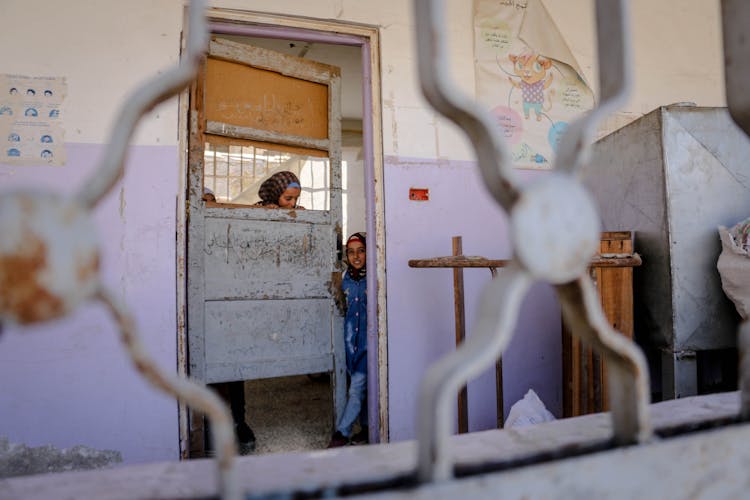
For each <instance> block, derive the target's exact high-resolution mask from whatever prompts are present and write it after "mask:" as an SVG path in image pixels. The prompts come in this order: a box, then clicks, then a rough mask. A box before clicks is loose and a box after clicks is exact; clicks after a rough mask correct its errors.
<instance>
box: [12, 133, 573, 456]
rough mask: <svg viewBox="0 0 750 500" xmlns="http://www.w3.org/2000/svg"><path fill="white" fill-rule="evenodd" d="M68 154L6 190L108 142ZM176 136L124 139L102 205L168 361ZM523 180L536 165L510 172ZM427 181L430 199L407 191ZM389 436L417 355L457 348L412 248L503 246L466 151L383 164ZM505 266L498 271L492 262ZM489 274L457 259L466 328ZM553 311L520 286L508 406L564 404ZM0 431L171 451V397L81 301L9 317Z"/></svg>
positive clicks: (107, 248)
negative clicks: (35, 316)
mask: <svg viewBox="0 0 750 500" xmlns="http://www.w3.org/2000/svg"><path fill="white" fill-rule="evenodd" d="M67 148H68V150H67V154H68V164H67V165H66V166H64V167H54V168H53V167H42V166H38V167H36V166H35V167H10V166H7V165H0V185H1V186H2V188H1V189H2V190H7V189H15V188H20V187H21V186H24V187H32V188H36V189H49V190H54V191H58V192H62V193H68V194H72V193H73V192H75V190H76V189H77V188H78V187H79V186H80V184H81V183H82V182H84V181H85V179H86V178H87V175H88V174H89V173H90V172H91V171H92V169H93V168H94V166H95V162H96V161H97V159H98V157H99V155H100V154H102V151H103V148H102V147H101V146H98V145H89V144H68V145H67ZM178 172H179V169H178V150H177V148H176V147H145V146H144V147H133V148H131V149H130V155H129V160H128V163H127V167H126V173H125V176H124V178H123V179H122V180H121V181H120V183H119V184H118V186H117V188H116V189H115V190H113V192H111V193H110V194H109V195H108V196H107V197H106V198H105V199H104V200H103V202H102V203H101V204H100V205H99V206H98V207H97V209H96V213H95V220H96V224H97V230H98V232H99V235H100V240H101V242H102V243H101V244H102V276H103V280H104V282H105V283H106V284H107V285H108V286H110V287H111V288H112V289H114V290H115V291H116V292H117V294H118V295H119V296H120V297H122V298H123V299H124V300H125V302H126V303H127V304H129V306H130V308H131V311H132V312H133V314H134V315H135V317H136V320H137V324H138V327H139V329H140V331H141V333H142V334H143V337H144V340H145V343H146V346H147V349H148V351H149V352H150V353H151V354H152V356H153V357H154V358H155V359H156V360H157V362H158V363H159V364H160V365H161V366H162V367H163V368H164V369H165V370H168V371H175V367H176V358H177V350H176V334H175V332H176V322H175V317H176V312H175V311H176V309H175V308H176V304H175V301H176V292H175V289H176V276H175V266H176V263H175V218H176V212H175V202H176V198H177V194H178V193H177V189H178V185H179V183H178V180H179V179H178ZM519 173H520V174H521V176H522V177H523V178H525V179H530V178H533V177H534V176H538V175H544V173H542V172H531V171H528V172H526V171H522V172H519ZM410 187H419V188H428V189H429V190H430V201H427V202H414V201H410V200H409V199H408V191H409V188H410ZM385 194H386V231H387V240H386V241H387V248H386V265H387V268H386V272H387V294H388V311H387V312H388V318H387V319H388V325H387V327H388V341H389V395H390V400H389V411H390V439H391V440H402V439H409V438H412V437H414V435H415V422H414V420H415V409H416V394H417V388H418V385H419V380H420V378H421V376H422V375H423V373H424V371H425V369H426V367H427V366H428V365H429V364H430V363H431V362H433V361H434V360H436V359H437V358H438V357H440V356H442V355H443V354H445V353H447V352H450V351H452V350H453V349H454V345H453V339H454V332H453V324H454V323H453V295H452V294H453V292H452V273H451V272H450V270H447V269H412V268H409V267H408V265H407V262H408V260H409V259H413V258H421V257H432V256H441V255H450V253H451V237H452V236H454V235H461V236H463V247H464V253H465V254H466V255H483V256H486V257H493V258H505V257H508V256H509V255H510V248H509V246H508V240H507V237H506V235H505V232H506V219H505V216H504V215H503V213H502V211H501V210H500V209H499V208H498V207H497V206H496V205H495V204H494V203H493V202H492V201H491V199H490V198H489V196H488V195H487V194H486V192H485V190H484V187H483V186H482V185H481V182H480V179H479V174H478V170H477V168H476V166H475V164H474V163H473V162H435V161H427V160H413V159H399V158H388V159H387V163H386V166H385ZM501 272H502V271H501ZM489 278H490V273H489V271H488V270H483V269H468V270H465V272H464V280H465V295H466V326H467V331H468V332H469V334H470V333H471V331H472V328H473V325H474V319H475V318H474V313H475V306H476V303H477V298H478V295H479V292H480V289H481V287H482V286H483V285H484V284H485V283H486V282H487V281H488V280H489ZM560 357H561V356H560V310H559V306H558V305H557V302H556V299H555V298H554V294H553V293H552V290H551V288H549V287H548V286H546V285H539V286H536V287H535V288H534V289H533V290H532V292H531V293H530V294H529V297H528V298H527V300H526V302H525V304H524V306H523V310H522V313H521V318H520V320H519V326H518V329H517V332H516V335H515V337H514V339H513V341H512V343H511V346H510V348H509V349H508V351H507V353H506V354H505V356H504V377H505V398H504V400H505V408H506V412H507V411H508V409H509V408H510V406H511V404H512V403H513V402H515V401H517V400H518V399H520V398H521V397H522V396H523V394H524V393H525V392H526V391H527V390H528V389H529V388H533V389H534V390H535V391H536V392H537V393H538V394H539V396H540V397H541V399H542V400H543V401H544V402H545V403H546V405H547V406H548V408H550V409H551V410H552V411H553V413H555V414H558V415H559V412H560V408H561V406H562V404H561V381H560V378H561V377H560V373H561V360H560ZM494 383H495V381H494V373H493V372H492V371H491V370H490V371H488V372H487V373H485V374H484V375H482V376H481V377H479V378H478V379H476V380H474V381H472V382H471V383H470V384H469V420H470V429H471V430H481V429H488V428H492V427H494V426H495V387H494ZM0 416H1V418H0V436H7V437H8V438H9V440H10V441H11V442H14V443H25V444H27V445H29V446H40V445H44V444H52V445H54V446H56V447H60V448H63V447H70V446H74V445H78V444H83V445H86V446H90V447H93V448H97V449H114V450H118V451H120V452H121V453H122V455H123V458H124V460H125V461H126V462H128V463H138V462H150V461H159V460H174V459H177V457H178V455H179V450H178V420H177V404H176V403H175V402H174V401H173V400H171V399H170V398H168V397H166V396H164V395H162V394H161V393H159V392H157V391H155V390H154V389H152V388H151V387H149V386H148V385H147V384H146V382H145V381H143V379H142V378H141V377H140V375H139V374H138V373H137V372H136V371H135V370H134V369H133V367H132V365H131V363H130V360H129V358H128V357H127V356H126V354H125V352H124V351H123V350H122V348H121V347H120V343H119V339H118V336H117V331H116V329H115V326H114V323H113V322H112V320H111V318H110V317H109V316H108V314H107V313H106V312H105V310H104V309H103V308H102V307H101V306H99V305H98V304H95V303H90V304H87V305H85V306H84V307H83V308H81V309H80V310H79V311H77V312H76V313H74V314H73V315H71V316H70V317H68V318H65V319H63V320H60V321H57V322H54V323H50V324H47V325H43V326H40V327H33V328H19V327H6V329H5V332H4V334H3V335H2V337H0Z"/></svg>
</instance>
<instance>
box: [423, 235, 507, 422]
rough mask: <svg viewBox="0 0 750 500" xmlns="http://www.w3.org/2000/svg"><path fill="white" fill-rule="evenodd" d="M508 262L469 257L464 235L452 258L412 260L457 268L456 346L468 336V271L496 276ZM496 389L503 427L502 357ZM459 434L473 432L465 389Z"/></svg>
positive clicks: (460, 399)
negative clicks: (485, 271) (475, 269)
mask: <svg viewBox="0 0 750 500" xmlns="http://www.w3.org/2000/svg"><path fill="white" fill-rule="evenodd" d="M507 263H508V261H507V260H491V259H485V258H484V257H467V256H465V255H463V248H462V241H461V237H460V236H454V237H453V255H452V256H450V257H433V258H431V259H412V260H410V261H409V267H419V268H425V267H438V268H452V269H453V309H454V312H455V321H456V328H455V329H456V346H458V345H460V344H461V342H463V340H464V338H465V337H466V320H465V313H464V268H465V267H483V268H488V269H489V270H490V273H492V277H493V278H494V277H495V275H496V274H497V268H498V267H504V266H505V265H506V264H507ZM495 388H496V395H497V427H498V428H502V427H503V418H504V410H503V360H502V358H499V359H498V360H497V363H495ZM458 432H459V433H460V434H464V433H466V432H469V405H468V393H467V391H466V386H464V387H463V388H462V389H461V391H459V393H458Z"/></svg>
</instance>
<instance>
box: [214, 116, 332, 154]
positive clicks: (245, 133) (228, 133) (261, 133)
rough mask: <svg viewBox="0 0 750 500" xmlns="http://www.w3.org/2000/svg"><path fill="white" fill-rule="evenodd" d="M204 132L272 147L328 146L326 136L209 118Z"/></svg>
mask: <svg viewBox="0 0 750 500" xmlns="http://www.w3.org/2000/svg"><path fill="white" fill-rule="evenodd" d="M206 133H208V134H213V135H218V136H222V137H230V138H233V139H243V140H249V141H260V142H263V143H266V144H269V147H273V144H283V145H285V146H294V147H297V148H303V149H314V150H322V151H328V149H329V147H330V145H329V141H328V138H325V139H316V138H313V137H305V136H302V135H294V134H282V133H280V132H272V131H268V130H261V129H257V128H253V127H242V126H239V125H232V124H231V123H224V122H217V121H211V120H209V121H208V123H206ZM310 153H312V152H310Z"/></svg>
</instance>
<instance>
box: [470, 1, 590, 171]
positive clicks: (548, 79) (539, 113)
mask: <svg viewBox="0 0 750 500" xmlns="http://www.w3.org/2000/svg"><path fill="white" fill-rule="evenodd" d="M474 46H475V54H476V61H477V62H476V64H477V67H476V70H477V72H476V90H477V99H478V101H479V103H480V105H482V106H485V107H486V108H487V109H488V110H489V111H490V112H491V114H492V115H493V117H494V118H495V119H496V121H497V126H498V128H499V130H500V135H501V136H502V137H503V138H504V139H505V141H506V144H507V145H509V147H510V148H511V152H512V156H513V163H514V166H515V167H518V168H533V169H548V168H552V164H553V160H554V156H555V150H556V148H557V144H558V142H559V140H560V137H561V136H562V133H563V132H564V130H565V128H566V127H567V126H568V124H569V123H571V122H572V121H573V120H574V119H575V118H577V117H578V116H580V115H581V114H583V113H585V112H586V111H588V110H590V109H591V108H593V106H594V94H593V92H592V91H591V89H590V88H589V86H588V85H587V84H586V82H585V81H584V79H583V78H582V76H581V71H580V70H579V69H578V65H577V63H576V61H575V58H574V57H573V56H572V54H571V53H570V50H569V49H568V47H567V45H566V43H565V40H564V39H563V38H562V36H561V35H560V33H559V31H558V29H557V27H556V25H555V23H554V21H553V20H552V18H551V17H550V16H549V14H548V13H547V11H546V9H545V7H544V5H543V4H542V2H541V0H475V2H474Z"/></svg>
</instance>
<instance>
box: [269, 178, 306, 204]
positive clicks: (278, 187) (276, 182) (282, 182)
mask: <svg viewBox="0 0 750 500" xmlns="http://www.w3.org/2000/svg"><path fill="white" fill-rule="evenodd" d="M295 183H296V184H297V185H296V186H292V187H301V186H300V183H299V179H298V178H297V176H296V175H294V174H293V173H292V172H289V171H288V170H282V171H281V172H276V173H275V174H273V175H272V176H271V177H269V178H268V179H266V180H264V181H263V184H261V185H260V189H258V196H260V204H261V205H278V204H279V197H280V196H281V195H282V193H283V192H284V191H286V188H288V187H289V186H290V185H291V184H295Z"/></svg>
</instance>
